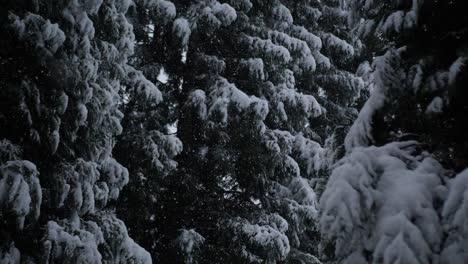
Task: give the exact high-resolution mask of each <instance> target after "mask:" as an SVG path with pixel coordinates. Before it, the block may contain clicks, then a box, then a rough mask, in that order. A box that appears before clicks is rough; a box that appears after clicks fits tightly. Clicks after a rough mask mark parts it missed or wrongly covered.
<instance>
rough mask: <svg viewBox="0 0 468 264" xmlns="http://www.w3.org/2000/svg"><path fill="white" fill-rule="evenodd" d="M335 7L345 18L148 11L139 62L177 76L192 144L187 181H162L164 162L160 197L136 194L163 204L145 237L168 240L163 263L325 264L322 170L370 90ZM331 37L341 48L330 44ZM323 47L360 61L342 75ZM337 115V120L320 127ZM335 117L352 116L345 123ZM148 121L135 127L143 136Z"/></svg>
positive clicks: (138, 20) (269, 8) (157, 6)
mask: <svg viewBox="0 0 468 264" xmlns="http://www.w3.org/2000/svg"><path fill="white" fill-rule="evenodd" d="M330 5H331V6H332V7H333V8H336V9H337V10H334V11H333V10H331V9H333V8H331V7H330V8H329V9H330V10H328V9H327V7H326V6H325V5H324V4H321V3H320V2H318V1H317V2H314V1H300V2H297V1H283V2H280V1H273V2H271V1H247V0H246V1H228V2H227V3H220V2H217V1H172V4H171V3H170V2H167V1H153V2H149V1H141V2H137V4H136V6H135V8H134V12H135V13H133V14H132V21H133V23H134V25H135V28H136V31H137V32H138V30H141V35H140V36H141V39H138V33H137V43H139V45H138V46H137V54H143V55H142V57H141V59H140V58H139V63H140V64H139V65H140V66H141V67H143V68H145V67H147V66H148V68H147V69H148V70H149V71H148V72H151V73H158V72H159V69H160V68H161V67H163V68H164V71H166V72H167V73H168V82H167V84H166V85H165V87H170V88H168V89H167V94H168V96H170V98H172V99H174V100H175V102H174V105H173V107H175V110H174V112H173V113H176V115H178V117H177V136H178V138H179V139H180V140H181V141H182V142H183V146H184V147H183V151H182V153H181V155H179V156H176V157H175V158H174V160H175V161H177V163H178V167H177V170H176V172H175V174H174V173H170V175H168V176H166V177H160V176H161V175H158V173H159V172H163V171H166V168H168V167H167V166H166V165H165V164H163V166H162V167H161V168H160V170H157V169H156V170H153V173H152V174H153V175H154V176H155V177H154V178H155V179H157V180H155V181H154V184H156V186H157V187H156V188H153V185H151V184H150V185H148V186H152V187H150V188H148V189H145V188H144V187H143V186H140V187H138V188H135V192H134V193H135V194H136V193H137V192H140V193H142V192H145V193H147V194H148V195H149V196H151V195H153V196H154V197H156V199H155V200H154V205H155V206H154V207H152V208H151V212H150V213H149V215H148V216H149V217H151V216H154V218H153V219H152V220H151V221H152V224H151V227H150V228H149V230H148V229H145V230H143V229H142V230H133V232H138V233H139V234H138V235H137V236H140V235H141V237H145V238H144V239H145V240H146V241H147V242H148V243H150V238H151V236H154V237H157V239H156V240H155V241H156V242H155V243H154V244H153V245H151V247H152V248H151V251H152V254H153V257H154V259H157V261H159V262H164V261H168V260H177V261H180V262H182V261H186V262H197V261H199V262H203V263H210V262H221V261H230V262H241V263H244V262H245V263H249V262H259V261H266V262H278V261H288V262H293V261H301V262H306V263H316V262H318V259H317V258H316V257H314V256H313V255H314V254H316V253H317V250H318V249H317V244H318V240H319V237H318V233H317V228H316V225H315V219H316V215H317V210H316V207H317V201H316V200H317V195H316V193H315V191H314V190H313V187H317V186H321V185H323V183H318V181H317V179H316V178H317V177H318V175H317V173H318V171H320V170H326V169H327V167H328V166H329V165H331V163H333V159H334V158H335V157H334V156H335V154H334V149H335V148H337V147H338V146H339V145H341V143H340V141H342V139H340V140H338V142H337V140H334V138H333V137H330V138H329V139H328V140H326V139H327V138H328V136H329V134H330V131H333V130H334V129H333V126H334V125H333V123H338V122H344V123H345V122H348V123H349V121H343V119H349V118H352V116H353V113H352V110H351V109H352V107H354V104H355V100H356V98H358V97H359V93H360V92H361V90H363V89H365V87H364V86H363V81H362V80H361V78H360V77H355V75H354V74H353V73H352V72H354V70H355V69H354V68H356V67H357V65H356V63H355V62H354V61H353V60H354V58H353V56H354V54H351V53H350V52H349V50H350V49H352V50H353V52H354V48H353V47H352V45H350V44H348V43H347V42H346V41H344V40H342V39H339V38H338V37H336V36H335V35H333V36H332V35H331V32H329V33H327V32H328V30H330V31H332V29H331V28H330V27H331V26H330V25H331V24H333V23H334V22H336V23H337V24H338V22H339V23H341V25H344V22H345V20H344V19H343V17H341V18H339V21H335V20H336V19H337V18H336V17H333V14H334V13H333V12H338V11H339V10H338V8H337V6H336V3H330ZM162 6H166V7H169V6H171V8H164V9H161V7H162ZM172 6H173V7H174V10H175V11H177V12H172V11H173V9H172ZM312 6H315V7H312ZM322 9H323V10H328V11H329V13H326V11H323V10H322ZM159 10H165V11H164V12H167V14H163V13H164V12H163V11H159ZM169 11H170V12H169ZM322 11H323V12H324V14H325V15H326V16H325V18H323V19H322V20H321V14H322ZM328 11H327V12H328ZM174 14H175V15H174ZM333 30H335V29H333ZM341 30H344V29H341ZM335 33H336V32H335ZM320 34H322V35H323V38H331V39H332V40H329V41H328V42H327V43H325V44H322V42H324V41H322V40H321V38H320V37H319V35H320ZM327 34H328V35H327ZM336 34H338V33H336ZM333 37H334V38H333ZM347 37H348V39H349V40H351V39H350V38H349V36H347ZM344 38H345V37H344ZM322 45H323V46H325V45H326V46H327V48H328V49H329V50H328V51H327V52H328V53H329V54H330V56H332V57H333V61H334V60H336V61H339V57H340V56H341V55H342V53H341V52H344V53H345V54H348V53H349V54H348V58H349V60H348V61H347V62H343V63H342V64H341V65H338V64H337V65H336V66H335V65H334V64H333V63H332V62H333V61H331V60H330V58H327V57H325V56H324V55H322V54H321V50H324V49H322ZM333 45H334V47H332V46H333ZM340 45H341V46H340ZM328 46H330V47H328ZM335 46H336V47H335ZM174 47H175V48H174ZM343 47H344V48H343ZM138 49H139V50H140V51H139V52H138ZM335 49H336V50H335ZM347 50H348V51H347ZM356 54H357V52H356ZM155 69H157V70H155ZM145 75H146V76H150V75H151V74H147V73H146V72H145ZM153 76H154V75H153ZM340 78H341V79H340ZM151 80H153V79H151ZM333 80H334V82H333ZM340 80H346V81H347V83H346V84H345V85H343V86H342V87H343V93H339V94H337V93H338V92H339V91H340V90H341V89H338V87H337V89H336V90H335V91H332V89H334V88H335V87H332V86H333V85H336V84H337V83H340ZM319 85H320V86H321V88H320V89H319ZM323 91H328V93H329V94H327V95H322V94H321V93H322V92H323ZM344 91H346V92H344ZM165 96H166V94H165ZM346 97H349V99H347V100H345V99H344V98H346ZM319 101H320V102H321V103H319ZM321 104H322V105H321ZM325 104H328V105H327V107H324V106H323V105H325ZM328 108H329V109H330V112H329V114H328V117H327V118H323V119H319V117H320V116H322V115H324V113H325V111H326V110H328ZM346 111H348V112H349V113H346ZM343 112H344V113H343ZM335 114H336V115H344V116H345V117H343V118H342V119H340V121H337V120H338V119H339V118H336V117H333V116H334V115H335ZM157 115H158V114H157ZM152 118H153V117H151V118H150V119H152ZM156 119H158V118H156ZM163 119H164V118H163ZM132 120H136V119H135V118H132ZM159 120H161V119H159ZM174 121H175V120H174V119H172V120H170V121H169V120H168V121H167V122H164V121H163V122H162V123H161V124H159V125H157V126H156V127H157V128H156V129H157V130H158V131H162V130H161V128H162V127H163V126H164V125H165V124H167V123H170V122H174ZM145 122H147V121H143V122H140V121H137V122H134V123H133V121H132V123H133V124H131V125H130V127H134V130H132V131H137V130H138V129H139V125H137V124H144V123H145ZM143 126H146V125H143ZM320 127H322V128H320ZM319 130H321V131H319ZM127 131H131V130H127ZM131 133H133V132H131ZM141 135H142V136H143V138H144V137H146V136H145V135H144V133H143V134H141ZM325 141H326V142H327V147H325V148H323V147H322V146H321V144H325ZM129 142H131V141H129ZM156 145H157V146H161V145H159V144H156ZM162 145H164V144H162ZM126 149H127V148H126V147H123V148H122V150H123V151H122V153H124V154H123V155H122V156H124V155H125V150H126ZM160 149H161V148H160ZM150 156H151V154H150V155H149V156H148V157H150ZM155 156H157V155H155ZM172 158H173V156H172V157H171V159H172ZM136 159H137V160H138V159H140V158H136ZM145 159H146V158H145ZM140 160H141V159H140ZM156 160H158V159H156ZM131 163H132V162H131ZM133 163H134V162H133ZM124 164H125V165H127V164H126V163H125V162H124ZM129 164H130V163H129ZM128 167H130V165H128ZM143 167H144V168H146V170H147V169H149V170H147V172H149V171H151V166H143ZM169 167H170V166H169ZM134 169H135V170H139V169H140V168H130V171H132V170H134ZM157 171H159V172H157ZM132 174H133V175H136V174H134V173H132ZM145 178H146V174H145ZM156 189H157V190H159V191H155V190H156ZM146 190H147V191H146ZM138 199H139V198H138V197H136V196H135V197H134V200H133V202H135V201H138ZM123 210H126V209H125V207H124V209H123ZM135 228H136V226H135ZM147 231H148V234H151V235H148V234H146V235H145V234H144V233H145V232H147ZM262 234H264V235H262ZM153 241H154V240H153ZM145 245H147V244H145ZM184 245H185V246H184ZM185 247H187V248H185Z"/></svg>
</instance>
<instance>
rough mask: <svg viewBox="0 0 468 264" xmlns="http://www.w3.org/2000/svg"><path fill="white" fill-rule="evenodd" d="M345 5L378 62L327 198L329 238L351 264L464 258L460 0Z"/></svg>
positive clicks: (324, 206)
mask: <svg viewBox="0 0 468 264" xmlns="http://www.w3.org/2000/svg"><path fill="white" fill-rule="evenodd" d="M346 4H348V5H349V6H348V8H349V22H350V23H351V24H352V25H355V26H356V27H355V32H356V34H359V35H360V37H361V38H362V39H363V40H364V44H365V47H364V48H365V49H366V50H367V51H368V54H370V55H373V54H376V55H379V56H377V57H376V58H375V59H374V62H373V63H372V73H371V76H370V79H372V80H373V81H372V86H373V89H372V92H371V94H370V97H369V99H368V100H367V102H366V103H365V104H364V106H363V108H362V109H361V111H360V113H359V115H358V118H357V120H356V122H355V123H354V124H353V125H352V127H351V129H350V132H349V133H348V134H347V136H346V150H347V154H346V156H345V158H344V159H343V160H341V161H340V162H339V163H338V164H337V165H336V166H337V167H336V169H335V170H334V171H333V173H332V175H331V178H330V181H329V183H328V185H327V189H326V190H325V192H324V195H323V197H322V199H321V200H320V205H321V217H320V222H321V228H322V233H323V234H325V235H326V236H328V237H330V238H333V239H335V240H336V243H335V246H336V247H335V254H336V257H337V259H338V260H340V261H342V262H344V263H356V262H359V263H391V262H394V261H399V262H405V263H406V262H408V263H415V262H418V263H431V262H433V261H440V263H463V262H466V257H465V256H464V255H463V253H462V252H463V250H462V249H461V248H462V247H463V243H464V239H465V238H464V237H465V233H464V230H465V227H464V225H463V224H461V222H459V219H457V215H458V216H459V213H460V212H462V211H463V210H464V209H463V208H464V203H463V199H462V198H461V193H462V191H461V188H458V187H455V185H454V184H458V185H459V186H464V178H465V176H464V175H465V173H464V172H463V171H462V170H463V169H464V168H465V167H466V166H467V165H466V158H464V157H466V154H467V153H466V143H467V139H466V136H462V135H461V133H463V131H465V129H464V127H463V125H461V124H462V123H466V110H467V108H466V100H464V99H461V98H466V97H464V96H463V95H464V94H463V92H461V87H462V86H464V85H466V80H465V79H466V78H465V77H464V76H465V75H466V68H465V66H464V65H463V64H464V61H465V58H466V52H467V50H466V48H465V47H466V46H465V45H466V42H467V39H466V33H464V32H465V31H464V29H466V25H467V24H468V23H467V21H466V18H465V16H464V14H463V12H462V11H460V9H462V8H461V6H462V4H461V2H456V1H455V2H444V3H439V2H438V1H412V2H402V1H392V2H390V3H387V2H384V1H350V2H347V3H346ZM441 25H445V26H444V27H441ZM447 32H450V33H449V34H447ZM454 93H456V94H457V98H456V97H454V96H453V94H454ZM458 96H460V97H458ZM454 201H457V202H456V203H458V205H457V206H455V204H454ZM455 230H457V231H455ZM455 233H456V235H455ZM349 241H353V242H351V243H350V242H349Z"/></svg>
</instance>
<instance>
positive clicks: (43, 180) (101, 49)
mask: <svg viewBox="0 0 468 264" xmlns="http://www.w3.org/2000/svg"><path fill="white" fill-rule="evenodd" d="M129 4H130V1H123V0H122V1H120V0H119V1H113V0H104V1H92V0H90V1H76V0H68V1H45V0H44V1H4V2H3V3H2V8H1V9H0V13H1V15H0V17H1V18H0V28H1V38H0V60H1V63H0V71H1V76H2V78H1V80H0V85H1V89H0V102H1V104H0V107H1V108H0V109H1V112H0V124H1V127H2V131H1V132H0V138H1V148H0V156H1V157H0V209H1V211H0V221H1V223H2V225H1V228H0V230H1V231H0V232H1V237H2V239H1V241H0V262H2V263H20V262H21V263H29V262H31V263H38V262H39V263H42V262H47V263H49V262H54V263H102V262H105V263H129V262H131V263H151V256H150V255H149V253H148V252H146V251H145V250H144V249H143V248H141V247H140V246H138V244H136V243H135V242H134V241H133V240H132V239H131V238H130V237H129V236H128V234H127V230H126V227H125V225H124V223H123V222H122V221H121V220H119V219H117V218H116V216H115V214H114V212H113V210H112V207H113V204H114V203H115V201H116V200H117V198H118V197H119V193H120V190H121V189H122V188H123V186H124V185H125V184H126V183H127V182H128V177H129V175H128V171H127V169H126V168H125V167H123V166H122V165H121V164H119V163H118V162H117V161H116V160H115V159H114V158H113V156H112V148H113V145H114V137H115V136H116V135H118V134H120V133H121V132H122V126H121V124H120V120H121V119H122V116H123V114H122V112H121V111H119V104H120V103H121V98H120V96H119V93H120V92H121V91H122V90H123V84H124V83H125V82H126V80H127V79H128V78H127V75H128V74H131V72H132V69H131V68H130V67H129V66H128V65H127V63H128V56H130V55H131V54H132V53H133V46H134V35H133V31H132V26H131V25H130V24H129V23H128V21H127V19H126V18H125V13H126V11H127V9H128V7H129ZM129 85H131V84H129ZM135 85H137V84H135ZM153 88H154V87H150V86H143V85H138V88H135V89H137V90H139V92H141V93H148V94H152V93H154V89H153ZM148 89H149V90H148Z"/></svg>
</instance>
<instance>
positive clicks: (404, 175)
mask: <svg viewBox="0 0 468 264" xmlns="http://www.w3.org/2000/svg"><path fill="white" fill-rule="evenodd" d="M414 146H415V142H395V143H390V144H387V145H385V146H382V147H375V146H372V147H365V148H364V147H358V148H355V149H354V150H353V151H352V152H351V153H349V155H347V157H345V158H344V159H342V160H341V161H339V162H338V163H337V164H336V168H335V169H334V170H333V172H332V175H331V177H330V180H329V182H328V184H327V188H326V190H325V192H324V193H323V196H322V198H321V200H320V210H321V216H320V227H321V231H322V234H323V235H324V236H326V237H327V238H332V239H335V241H336V244H335V254H336V255H337V257H338V258H339V259H341V260H342V262H343V263H394V262H400V263H432V260H433V259H436V258H437V256H438V252H439V250H440V248H441V246H442V242H443V228H442V225H441V222H440V219H439V215H438V213H437V207H436V205H437V204H438V201H441V199H442V198H443V195H444V193H445V192H446V188H445V187H444V186H443V185H442V181H441V177H442V176H443V174H444V170H443V168H442V166H441V165H440V164H439V163H438V162H437V161H435V160H434V159H433V158H431V157H430V156H429V155H428V154H427V153H422V154H421V155H418V156H416V155H413V151H414Z"/></svg>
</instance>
